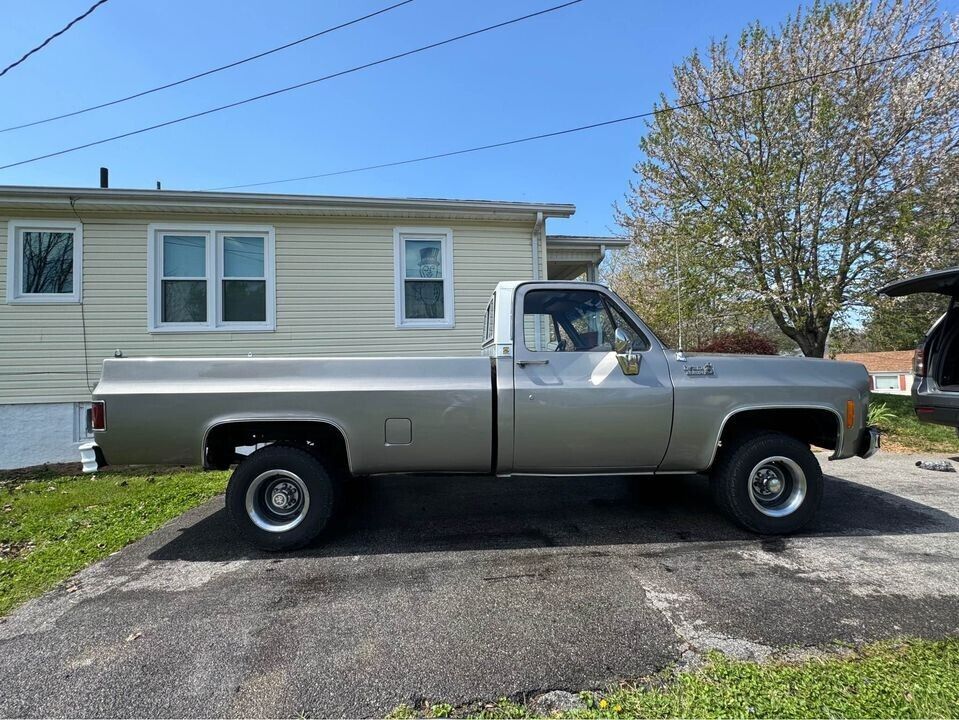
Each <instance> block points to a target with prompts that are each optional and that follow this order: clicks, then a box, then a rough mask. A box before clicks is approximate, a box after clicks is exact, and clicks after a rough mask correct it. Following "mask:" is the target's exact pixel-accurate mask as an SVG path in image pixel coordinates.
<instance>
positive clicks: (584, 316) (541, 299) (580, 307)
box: [523, 290, 649, 352]
mask: <svg viewBox="0 0 959 720" xmlns="http://www.w3.org/2000/svg"><path fill="white" fill-rule="evenodd" d="M617 328H622V329H623V331H624V332H625V333H626V335H627V336H628V337H629V338H630V339H631V340H632V341H633V349H634V350H648V349H649V341H648V340H647V339H646V337H645V336H644V335H643V334H642V333H641V332H640V331H639V329H638V328H636V327H635V326H634V325H633V324H632V323H631V322H630V321H629V319H628V318H626V317H625V316H624V315H623V313H622V312H620V310H619V309H618V308H617V307H616V306H615V305H613V304H612V303H611V302H609V301H608V300H607V299H606V297H605V296H604V295H603V294H602V293H599V292H597V291H595V290H531V291H530V292H528V293H526V295H525V298H524V302H523V331H524V332H523V334H524V337H525V340H526V348H527V349H528V350H531V351H533V352H550V351H552V352H609V351H610V350H612V349H613V334H614V333H615V331H616V329H617Z"/></svg>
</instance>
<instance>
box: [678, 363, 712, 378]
mask: <svg viewBox="0 0 959 720" xmlns="http://www.w3.org/2000/svg"><path fill="white" fill-rule="evenodd" d="M683 371H684V372H685V373H686V374H687V375H712V374H713V364H712V363H706V364H705V365H687V366H686V367H684V368H683Z"/></svg>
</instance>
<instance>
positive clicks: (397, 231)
mask: <svg viewBox="0 0 959 720" xmlns="http://www.w3.org/2000/svg"><path fill="white" fill-rule="evenodd" d="M407 239H409V240H439V241H440V242H441V243H442V248H443V249H442V254H443V312H444V317H442V318H428V319H408V318H407V317H406V292H405V280H406V272H405V270H406V267H405V266H406V252H405V251H404V243H405V241H406V240H407ZM393 278H394V288H393V289H394V297H393V303H394V307H395V314H396V317H395V321H396V327H397V328H399V329H401V330H423V329H426V330H449V329H451V328H453V327H455V326H456V317H455V308H454V306H453V298H454V293H453V231H452V230H451V229H450V228H438V227H397V228H393Z"/></svg>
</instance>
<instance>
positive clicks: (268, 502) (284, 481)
mask: <svg viewBox="0 0 959 720" xmlns="http://www.w3.org/2000/svg"><path fill="white" fill-rule="evenodd" d="M309 509H310V491H309V490H307V488H306V483H305V482H303V479H302V478H301V477H300V476H299V475H297V474H296V473H292V472H290V471H289V470H268V471H266V472H264V473H260V474H259V475H257V476H256V477H255V478H254V479H253V482H251V483H250V487H249V488H247V491H246V514H247V515H248V516H249V517H250V520H252V521H253V524H254V525H256V526H257V527H258V528H260V529H261V530H266V531H267V532H273V533H281V532H286V531H288V530H292V529H293V528H295V527H296V526H297V525H299V524H300V523H301V522H303V518H305V517H306V513H307V512H309Z"/></svg>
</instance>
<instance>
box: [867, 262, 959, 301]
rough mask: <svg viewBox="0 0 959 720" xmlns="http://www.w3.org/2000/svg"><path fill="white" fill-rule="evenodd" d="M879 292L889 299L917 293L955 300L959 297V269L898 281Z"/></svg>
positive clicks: (939, 271) (948, 269)
mask: <svg viewBox="0 0 959 720" xmlns="http://www.w3.org/2000/svg"><path fill="white" fill-rule="evenodd" d="M879 292H880V294H882V295H888V296H889V297H903V296H905V295H915V294H916V293H939V294H940V295H949V296H950V297H953V298H955V297H956V296H959V267H954V268H947V269H946V270H935V271H933V272H928V273H926V274H925V275H917V276H916V277H914V278H909V279H908V280H898V281H896V282H894V283H889V284H888V285H886V286H885V287H884V288H882V289H881V290H880V291H879Z"/></svg>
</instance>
